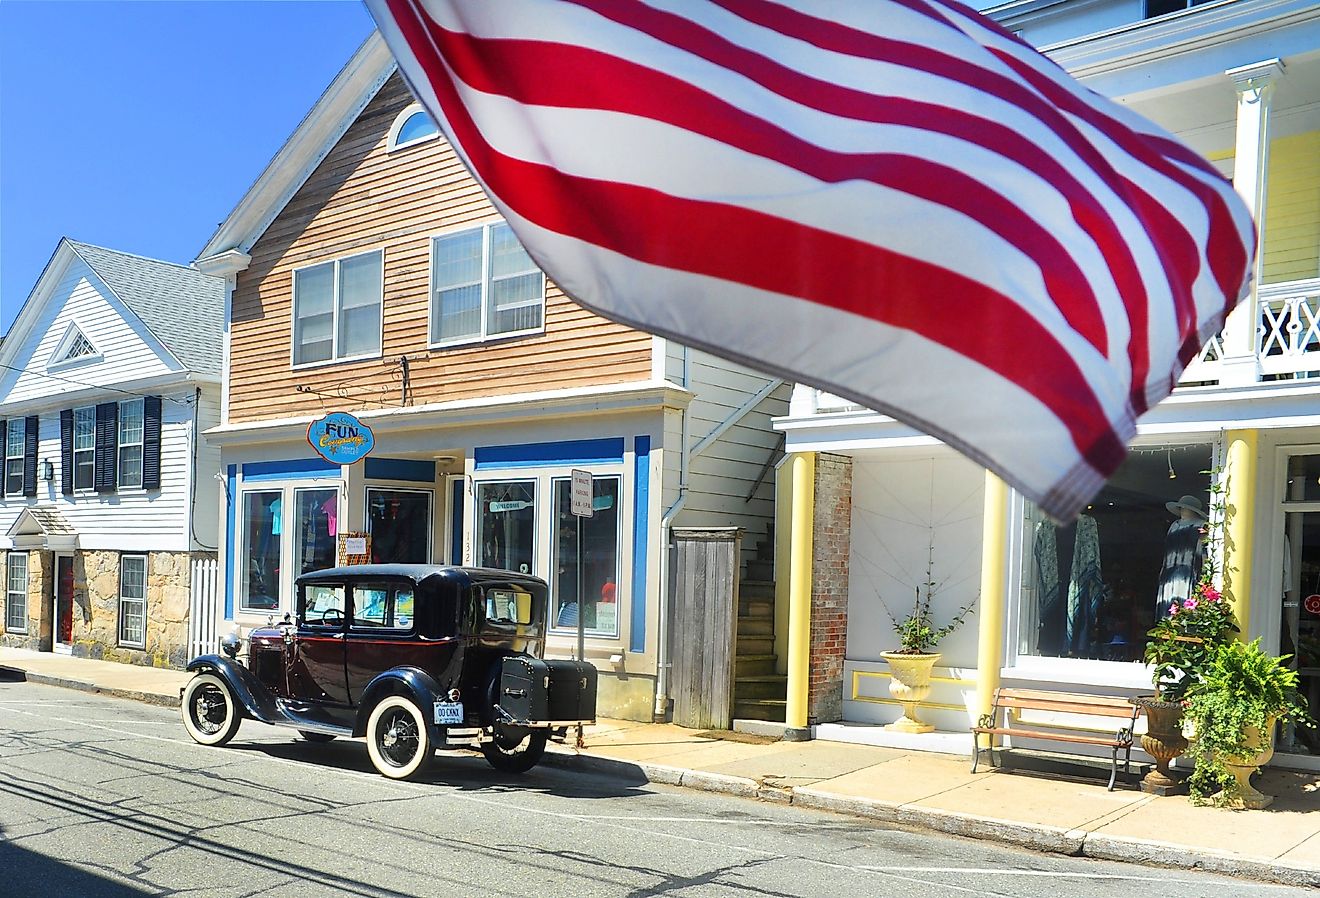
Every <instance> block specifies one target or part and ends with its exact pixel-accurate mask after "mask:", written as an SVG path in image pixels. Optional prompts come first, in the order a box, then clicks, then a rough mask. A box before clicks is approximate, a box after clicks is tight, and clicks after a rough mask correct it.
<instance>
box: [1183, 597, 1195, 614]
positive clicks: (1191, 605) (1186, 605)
mask: <svg viewBox="0 0 1320 898" xmlns="http://www.w3.org/2000/svg"><path fill="white" fill-rule="evenodd" d="M1195 609H1196V596H1192V597H1191V598H1189V599H1188V600H1187V601H1186V602H1183V610H1184V611H1194V610H1195Z"/></svg>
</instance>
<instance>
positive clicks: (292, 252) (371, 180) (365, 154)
mask: <svg viewBox="0 0 1320 898" xmlns="http://www.w3.org/2000/svg"><path fill="white" fill-rule="evenodd" d="M410 102H412V97H411V95H410V94H409V93H408V91H407V88H406V87H405V86H404V85H403V82H402V81H401V80H400V79H399V77H398V76H397V75H395V76H392V77H391V78H390V79H389V81H388V82H387V83H386V84H385V86H384V87H382V88H381V90H380V92H379V93H378V94H377V95H376V97H375V98H374V99H373V100H372V101H371V102H370V103H369V104H368V105H367V107H366V109H365V110H364V111H363V112H362V113H361V115H359V116H358V119H357V120H356V121H355V122H354V123H353V124H352V125H351V126H350V127H349V129H348V131H347V132H346V133H345V134H344V136H343V138H342V139H341V140H340V141H339V143H338V144H337V145H336V146H335V147H334V148H333V149H332V150H331V151H330V153H329V154H328V155H327V156H326V158H325V159H324V160H322V162H321V164H320V165H319V166H318V167H317V169H316V171H315V172H313V174H312V176H311V177H310V178H309V179H308V181H307V182H306V183H305V184H304V185H303V187H302V188H301V189H300V190H299V191H298V192H297V193H296V194H295V195H294V197H293V199H292V200H291V201H290V202H289V203H288V204H287V205H286V206H285V207H284V209H283V210H282V211H281V212H280V214H279V215H278V216H277V217H276V218H275V220H274V222H272V224H271V225H270V227H269V228H267V229H266V232H265V233H264V234H263V235H262V236H261V238H260V239H258V241H257V242H256V244H255V245H254V246H253V248H252V250H251V255H252V263H251V265H250V266H249V267H248V269H247V270H246V271H243V272H241V273H240V274H239V275H238V281H237V287H236V289H235V292H234V297H233V309H232V325H231V334H232V354H231V380H230V408H229V413H230V420H231V421H234V422H240V421H251V420H255V419H261V418H272V417H284V416H292V415H298V414H308V413H312V412H316V413H319V412H320V410H321V408H322V406H323V405H324V402H323V400H322V398H321V397H317V396H315V395H305V394H302V393H299V392H297V391H296V390H295V389H294V387H295V385H304V386H307V387H310V388H312V389H314V390H319V391H323V392H327V393H338V392H339V391H340V388H341V387H342V388H343V391H344V392H345V393H346V394H347V396H348V399H347V400H344V401H339V400H334V399H326V400H325V402H329V403H330V404H333V405H334V406H335V407H336V408H338V409H347V410H355V409H369V408H378V407H380V403H382V402H383V403H386V404H389V405H397V404H398V402H399V396H400V384H399V376H398V370H399V369H398V360H399V357H400V356H403V355H407V356H408V357H409V362H410V377H411V384H412V401H413V402H414V403H424V402H440V401H448V400H458V399H466V398H474V397H481V396H498V395H507V394H511V393H519V392H526V391H534V390H535V391H539V390H549V389H556V388H567V387H585V386H594V385H602V384H609V383H619V382H627V381H644V380H646V379H648V378H649V377H650V372H651V342H650V337H649V336H648V335H646V334H643V333H640V332H637V331H633V330H631V329H629V328H626V327H623V326H622V325H618V324H614V323H612V322H609V321H606V320H605V319H603V318H600V317H598V316H596V315H593V314H591V313H590V312H587V311H586V310H584V309H582V308H580V307H578V306H577V305H576V304H575V303H573V302H571V301H569V300H568V299H567V298H566V297H564V295H563V293H562V292H560V291H559V289H558V288H557V287H555V286H554V285H553V284H549V283H547V287H546V309H545V332H544V333H543V334H538V335H534V336H530V337H519V338H510V339H504V340H492V341H488V342H485V343H476V344H471V345H468V346H464V347H458V348H447V349H435V350H432V349H428V348H427V343H428V339H429V308H430V306H429V302H428V291H429V284H430V260H431V250H430V238H431V237H432V236H433V235H435V234H437V233H439V232H442V231H447V230H449V229H452V228H456V227H458V228H461V227H462V226H463V225H464V224H477V223H480V222H486V221H491V220H494V219H496V217H497V216H496V213H495V210H494V207H493V206H492V205H491V204H490V203H489V202H488V201H487V199H486V197H485V195H484V194H483V193H482V191H481V189H480V188H479V187H478V186H477V184H476V182H474V181H473V180H472V179H471V177H469V176H468V174H467V172H466V170H465V169H464V168H463V165H462V163H461V162H459V160H458V158H457V157H456V156H455V154H454V152H453V151H452V149H451V148H450V146H449V144H448V143H447V142H446V141H444V140H443V139H441V140H432V141H428V142H426V143H422V144H418V145H415V146H411V147H407V148H405V149H402V150H398V151H395V152H394V153H391V154H387V153H386V152H385V147H386V142H387V138H388V132H389V128H390V125H391V123H392V122H393V121H394V118H395V116H396V115H397V114H398V113H399V112H400V111H402V110H403V108H404V107H405V106H407V105H408V104H409V103H410ZM378 247H380V248H383V249H384V270H385V277H384V308H383V316H384V338H383V345H382V354H381V357H380V358H378V359H371V360H368V361H359V362H348V363H341V364H329V365H326V366H324V367H319V368H310V369H300V370H297V371H294V370H292V369H291V365H290V354H291V340H292V337H291V327H292V314H291V313H292V283H293V276H292V271H293V269H294V268H300V267H302V266H305V265H308V264H311V263H314V262H321V261H326V260H329V259H335V258H340V257H343V256H346V255H349V254H351V253H354V252H361V251H365V250H368V249H375V248H378Z"/></svg>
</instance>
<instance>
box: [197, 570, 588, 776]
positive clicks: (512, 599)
mask: <svg viewBox="0 0 1320 898" xmlns="http://www.w3.org/2000/svg"><path fill="white" fill-rule="evenodd" d="M296 588H297V604H296V613H295V615H294V616H293V617H292V618H288V617H286V618H285V620H284V621H283V622H281V623H278V624H275V623H273V622H272V624H271V625H270V626H267V627H265V628H262V629H257V630H253V631H252V633H251V634H250V636H249V639H248V652H247V659H246V661H247V663H246V665H245V664H243V663H242V662H241V661H240V660H239V657H238V654H237V647H236V646H234V647H232V648H231V649H230V651H231V652H232V654H231V655H230V657H226V656H224V655H202V656H201V657H199V658H196V659H194V660H193V661H192V662H191V663H190V664H189V665H188V670H190V671H195V672H196V674H197V675H196V676H195V677H193V679H192V680H191V681H189V683H188V685H187V686H185V687H184V689H183V692H182V696H181V698H182V711H183V724H184V727H185V728H186V729H187V730H188V734H189V735H190V736H191V737H192V738H193V739H195V740H196V741H197V742H200V743H202V744H203V745H223V744H224V743H226V742H228V741H229V740H230V739H232V738H233V737H234V734H235V733H236V732H237V730H238V726H239V723H240V722H241V721H242V719H243V718H244V717H250V718H252V719H254V720H260V721H262V722H264V723H270V724H276V725H278V726H287V727H291V728H293V729H296V730H298V731H299V732H300V733H301V734H302V737H303V738H304V739H306V740H308V741H311V742H328V741H330V740H331V739H333V738H335V737H336V736H348V737H358V736H365V737H366V740H367V750H368V752H369V753H370V755H371V761H372V763H373V764H374V765H375V767H376V769H377V770H379V771H380V772H381V773H382V774H384V775H385V776H388V777H391V778H394V779H403V778H407V777H412V776H415V775H417V774H418V773H420V772H421V771H422V770H423V769H424V768H425V767H426V765H427V763H428V762H429V761H430V759H431V758H432V756H433V754H434V752H435V750H436V749H454V748H473V749H479V750H480V751H481V752H482V753H483V754H484V755H485V757H486V760H487V761H489V762H490V764H491V765H492V766H493V767H495V768H496V769H498V770H502V771H508V772H515V773H521V772H523V771H526V770H529V769H531V768H532V767H533V766H534V765H535V764H536V762H537V761H539V760H540V759H541V756H542V754H543V753H544V752H545V746H546V740H547V739H548V738H555V739H560V740H562V739H563V738H564V736H565V733H566V732H567V729H568V727H570V726H575V725H577V724H579V723H591V722H593V721H594V719H595V715H596V670H595V668H594V667H592V666H591V665H590V664H588V663H582V662H577V661H543V660H541V656H542V654H543V652H544V650H545V629H546V607H547V593H548V589H547V587H546V584H545V582H544V581H543V580H540V579H538V578H536V577H531V576H528V575H526V574H517V573H513V572H511V571H498V570H489V569H484V568H460V567H440V566H434V565H416V564H388V565H384V564H374V565H356V566H352V567H341V568H332V569H330V570H324V571H316V572H314V573H309V574H304V575H303V576H301V577H299V578H298V581H297V587H296Z"/></svg>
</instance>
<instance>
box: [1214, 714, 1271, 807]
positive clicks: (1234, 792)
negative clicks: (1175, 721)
mask: <svg viewBox="0 0 1320 898" xmlns="http://www.w3.org/2000/svg"><path fill="white" fill-rule="evenodd" d="M1245 735H1246V747H1247V751H1246V753H1245V754H1242V755H1239V756H1236V757H1231V758H1224V766H1225V767H1227V768H1228V772H1229V773H1231V774H1233V778H1234V779H1236V780H1237V782H1236V783H1234V784H1233V785H1232V786H1229V787H1228V788H1227V789H1225V790H1224V791H1223V792H1222V793H1220V795H1219V799H1218V802H1217V803H1218V804H1221V805H1223V806H1224V807H1230V808H1248V809H1252V810H1257V809H1260V808H1266V807H1269V806H1270V804H1271V803H1272V802H1273V801H1274V796H1273V795H1266V794H1265V793H1264V792H1261V791H1259V790H1258V789H1256V787H1255V786H1253V785H1251V775H1252V774H1253V773H1255V772H1256V771H1257V770H1258V769H1259V768H1260V765H1262V764H1267V763H1269V760H1270V758H1272V757H1274V718H1272V717H1271V718H1270V721H1269V724H1268V725H1267V726H1266V728H1265V732H1264V733H1261V731H1260V729H1259V728H1257V727H1247V730H1246V734H1245Z"/></svg>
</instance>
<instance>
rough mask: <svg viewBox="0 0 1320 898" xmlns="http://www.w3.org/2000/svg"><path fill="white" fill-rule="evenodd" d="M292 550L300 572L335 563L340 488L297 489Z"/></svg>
mask: <svg viewBox="0 0 1320 898" xmlns="http://www.w3.org/2000/svg"><path fill="white" fill-rule="evenodd" d="M293 496H294V518H293V550H294V552H296V553H297V555H296V556H295V558H296V562H295V565H294V570H295V571H296V572H297V573H298V574H305V573H307V572H308V571H319V570H322V569H323V568H328V567H334V566H335V534H336V533H337V532H338V522H339V490H337V489H333V488H332V489H314V490H294V491H293Z"/></svg>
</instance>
